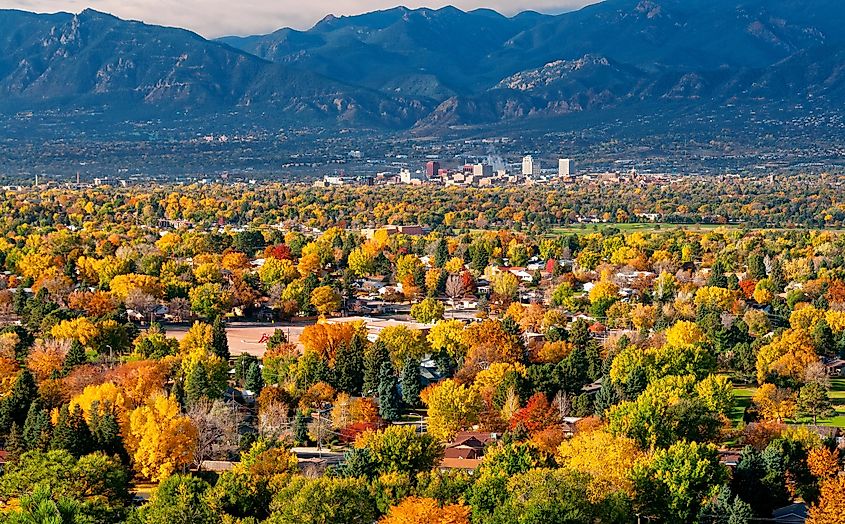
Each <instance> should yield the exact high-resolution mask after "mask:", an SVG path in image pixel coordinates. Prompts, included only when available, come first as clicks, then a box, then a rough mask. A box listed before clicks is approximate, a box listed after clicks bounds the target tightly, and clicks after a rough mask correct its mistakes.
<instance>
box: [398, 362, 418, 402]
mask: <svg viewBox="0 0 845 524" xmlns="http://www.w3.org/2000/svg"><path fill="white" fill-rule="evenodd" d="M399 383H400V385H401V386H402V402H404V403H405V405H407V406H409V407H415V406H417V405H419V403H420V391H422V384H421V383H420V363H419V361H418V360H416V359H413V358H409V359H408V360H407V361H405V365H404V366H403V367H402V375H401V377H400V382H399Z"/></svg>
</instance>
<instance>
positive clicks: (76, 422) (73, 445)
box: [65, 405, 95, 458]
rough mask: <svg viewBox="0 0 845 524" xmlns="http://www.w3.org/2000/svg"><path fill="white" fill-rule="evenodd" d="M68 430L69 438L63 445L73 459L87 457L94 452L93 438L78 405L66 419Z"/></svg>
mask: <svg viewBox="0 0 845 524" xmlns="http://www.w3.org/2000/svg"><path fill="white" fill-rule="evenodd" d="M68 429H69V435H70V436H71V438H70V439H69V440H68V441H67V442H66V443H65V444H66V446H65V449H67V450H68V452H69V453H70V454H71V455H73V456H74V457H77V458H79V457H81V456H83V455H87V454H88V453H91V452H92V451H94V450H95V447H94V437H93V435H91V428H89V427H88V423H87V422H86V421H85V414H84V413H83V412H82V408H81V407H80V406H79V405H76V406H74V407H73V411H71V412H70V417H69V418H68Z"/></svg>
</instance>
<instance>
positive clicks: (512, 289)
mask: <svg viewBox="0 0 845 524" xmlns="http://www.w3.org/2000/svg"><path fill="white" fill-rule="evenodd" d="M492 289H493V292H494V293H496V295H498V296H500V297H502V299H503V300H506V301H511V300H513V299H514V298H516V293H517V291H519V280H518V279H517V278H516V276H515V275H514V274H513V273H510V272H507V271H505V272H502V273H499V274H497V275H496V276H495V277H493V282H492Z"/></svg>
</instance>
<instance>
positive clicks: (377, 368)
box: [362, 340, 390, 396]
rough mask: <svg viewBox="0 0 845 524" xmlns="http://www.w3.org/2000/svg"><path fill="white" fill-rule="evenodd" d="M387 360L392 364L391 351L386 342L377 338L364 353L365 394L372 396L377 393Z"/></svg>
mask: <svg viewBox="0 0 845 524" xmlns="http://www.w3.org/2000/svg"><path fill="white" fill-rule="evenodd" d="M385 362H386V363H388V364H390V352H389V351H388V350H387V346H385V345H384V342H382V341H380V340H376V341H375V343H373V345H372V346H370V348H369V350H368V351H366V353H365V354H364V383H363V385H362V386H363V394H364V395H366V396H371V395H373V394H375V393H376V390H377V389H378V387H379V373H380V372H381V368H382V366H383V365H384V364H385Z"/></svg>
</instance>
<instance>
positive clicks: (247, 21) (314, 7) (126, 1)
mask: <svg viewBox="0 0 845 524" xmlns="http://www.w3.org/2000/svg"><path fill="white" fill-rule="evenodd" d="M595 1H596V0H453V1H451V2H448V1H447V2H431V1H429V2H418V1H413V0H405V1H403V0H235V1H232V0H0V8H3V9H23V10H26V11H35V12H39V13H54V12H57V11H69V12H74V13H78V12H80V11H82V10H83V9H85V8H88V7H90V8H92V9H96V10H98V11H104V12H107V13H112V14H114V15H116V16H119V17H121V18H127V19H132V20H141V21H144V22H147V23H150V24H158V25H168V26H176V27H183V28H186V29H190V30H192V31H196V32H197V33H199V34H201V35H203V36H205V37H208V38H214V37H218V36H224V35H251V34H262V33H269V32H272V31H274V30H276V29H279V28H281V27H293V28H295V29H308V28H309V27H311V26H313V25H314V24H315V23H316V22H317V21H319V20H320V19H322V18H323V17H324V16H326V15H327V14H334V15H337V16H340V15H349V14H359V13H365V12H368V11H375V10H377V9H386V8H390V7H395V6H396V5H406V6H407V7H431V8H438V7H442V6H444V5H454V6H455V7H458V8H461V9H464V10H469V9H475V8H479V7H487V8H490V9H495V10H497V11H499V12H501V13H502V14H505V15H509V16H510V15H513V14H516V13H518V12H520V11H525V10H529V9H531V10H534V11H540V12H543V13H553V14H557V13H562V12H565V11H571V10H573V9H577V8H579V7H582V6H584V5H586V4H590V3H593V2H595Z"/></svg>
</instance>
